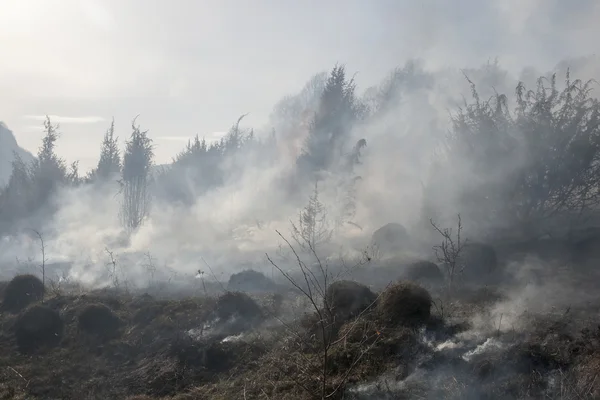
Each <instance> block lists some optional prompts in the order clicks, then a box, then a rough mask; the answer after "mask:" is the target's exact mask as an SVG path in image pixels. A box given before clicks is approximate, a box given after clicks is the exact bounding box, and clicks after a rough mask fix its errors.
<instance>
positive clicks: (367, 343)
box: [266, 231, 378, 399]
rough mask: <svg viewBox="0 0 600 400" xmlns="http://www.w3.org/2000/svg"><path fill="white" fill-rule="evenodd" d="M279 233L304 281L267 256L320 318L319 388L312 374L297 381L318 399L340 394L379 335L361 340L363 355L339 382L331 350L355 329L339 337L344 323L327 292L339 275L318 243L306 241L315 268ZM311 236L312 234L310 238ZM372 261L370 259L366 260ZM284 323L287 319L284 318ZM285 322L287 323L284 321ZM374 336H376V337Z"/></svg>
mask: <svg viewBox="0 0 600 400" xmlns="http://www.w3.org/2000/svg"><path fill="white" fill-rule="evenodd" d="M277 234H278V235H279V236H280V237H281V239H282V240H283V241H284V242H285V243H286V245H287V247H288V248H289V250H290V251H291V252H292V254H293V255H294V257H295V259H296V266H297V267H298V269H299V271H300V273H301V279H302V282H300V281H298V280H296V278H294V277H293V276H292V275H291V273H290V272H288V271H286V270H284V269H283V268H282V267H280V266H279V265H278V264H277V263H275V262H274V261H273V260H272V259H271V258H270V257H269V255H268V254H267V255H266V256H267V259H268V260H269V262H270V263H271V265H272V266H273V267H274V268H275V269H276V270H277V271H279V272H280V273H281V274H282V275H283V276H284V277H285V278H286V280H287V281H288V282H289V283H290V284H291V285H292V286H293V287H294V288H295V289H297V290H298V291H299V292H300V293H301V294H302V297H303V298H305V299H306V300H307V302H308V303H309V307H310V309H311V311H313V312H314V315H315V319H316V321H315V322H316V325H315V326H316V328H317V330H318V334H317V335H315V337H317V338H318V339H317V340H318V351H319V355H320V357H319V359H320V362H319V370H320V377H319V378H318V380H319V388H318V389H311V387H310V385H306V384H305V381H308V382H310V381H311V380H312V381H314V377H312V376H304V378H306V379H298V380H296V383H297V384H298V385H299V386H300V387H302V388H303V389H304V390H306V391H307V392H308V393H309V394H310V395H311V396H312V397H314V398H317V399H326V398H330V397H331V396H333V395H334V394H336V393H337V392H338V391H339V390H340V389H341V388H342V386H343V385H344V383H345V382H346V380H347V379H348V377H349V375H350V373H351V372H352V370H353V368H354V367H355V366H356V364H357V363H358V362H359V361H360V359H361V358H362V357H363V356H364V355H365V354H366V353H367V352H368V351H369V349H370V348H371V347H372V346H373V345H374V344H375V343H376V341H377V339H378V338H373V337H370V336H369V337H368V338H363V339H362V340H361V341H360V344H359V345H360V346H364V348H363V350H362V351H361V352H360V353H359V355H358V356H357V357H356V358H355V359H354V360H353V361H352V362H351V363H350V366H349V368H347V369H346V372H345V374H344V376H343V377H342V378H341V379H336V381H335V383H333V382H332V380H331V379H330V375H331V371H330V370H331V362H330V355H331V351H332V349H333V348H334V346H336V345H343V344H344V343H345V339H346V336H347V335H348V334H350V332H352V329H348V330H347V332H346V333H344V334H342V337H336V333H337V328H339V326H340V322H341V323H343V322H344V321H338V320H337V315H336V313H335V310H334V308H333V305H332V304H330V301H329V297H328V296H327V293H328V289H329V288H330V287H331V285H332V284H333V283H334V282H335V281H336V279H335V277H334V276H333V275H332V274H331V272H330V271H329V268H328V266H327V264H326V263H325V264H324V263H322V262H321V259H320V258H319V256H318V254H317V252H316V251H315V249H314V247H312V246H311V245H310V244H308V243H305V245H306V247H305V248H307V249H309V250H310V251H311V252H312V255H313V257H314V258H315V260H316V265H317V268H316V269H317V271H313V269H312V268H310V267H309V266H307V265H306V263H305V262H304V261H303V260H302V259H301V257H300V255H299V254H298V252H297V251H296V249H295V248H294V246H293V245H292V244H291V243H290V242H289V240H287V239H286V238H285V237H284V236H283V235H282V234H281V233H280V232H279V231H277ZM307 239H308V240H310V237H308V238H307ZM365 261H366V262H368V260H365ZM377 299H378V297H376V298H375V300H374V301H373V302H372V303H371V304H370V305H368V306H367V307H366V309H365V310H364V311H362V312H361V313H360V314H358V315H357V316H356V319H355V323H357V321H359V319H360V317H361V316H362V315H363V314H364V312H365V311H366V310H368V309H369V308H370V307H371V306H372V305H374V304H375V303H376V302H377ZM282 323H283V321H282ZM284 324H285V323H284ZM285 326H286V328H288V330H289V331H290V333H292V334H294V335H295V336H296V337H297V338H298V339H300V340H301V341H302V342H305V339H304V338H302V337H301V336H300V335H298V333H297V330H295V329H294V328H292V327H290V326H288V325H287V324H285ZM373 339H374V340H373ZM304 344H305V345H306V346H307V347H313V346H312V344H310V343H304ZM303 362H306V363H310V361H309V360H304V361H303ZM298 369H299V371H300V372H301V375H302V374H303V375H309V374H310V373H309V369H307V368H306V366H304V367H299V368H298Z"/></svg>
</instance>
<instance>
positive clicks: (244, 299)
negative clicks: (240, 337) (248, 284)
mask: <svg viewBox="0 0 600 400" xmlns="http://www.w3.org/2000/svg"><path fill="white" fill-rule="evenodd" d="M263 317H264V315H263V312H262V310H261V308H260V306H259V305H258V303H257V302H256V301H254V300H253V299H252V298H251V297H250V296H248V295H247V294H246V293H243V292H226V293H224V294H223V295H221V296H219V298H218V299H217V302H216V304H215V308H214V310H213V312H212V316H211V318H212V320H213V323H214V324H213V326H212V329H214V331H215V332H219V333H221V334H224V335H236V334H239V333H241V332H244V331H246V330H248V329H251V328H252V327H253V326H256V325H257V324H258V323H260V321H262V320H263Z"/></svg>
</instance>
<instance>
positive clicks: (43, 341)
mask: <svg viewBox="0 0 600 400" xmlns="http://www.w3.org/2000/svg"><path fill="white" fill-rule="evenodd" d="M63 327H64V324H63V321H62V319H61V318H60V315H59V314H58V312H56V311H55V310H52V309H51V308H48V307H46V306H42V305H34V306H32V307H31V308H29V309H27V310H26V311H25V312H23V314H21V315H19V317H18V319H17V322H16V324H15V336H16V339H17V346H18V347H19V351H21V352H23V353H27V352H30V351H34V350H36V349H38V348H39V347H43V346H54V345H56V344H58V343H59V342H60V340H61V338H62V334H63Z"/></svg>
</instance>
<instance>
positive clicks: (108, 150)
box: [94, 119, 121, 180]
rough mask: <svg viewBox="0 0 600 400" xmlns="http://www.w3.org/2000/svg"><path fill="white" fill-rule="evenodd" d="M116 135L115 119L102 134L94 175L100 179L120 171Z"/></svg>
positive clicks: (119, 156)
mask: <svg viewBox="0 0 600 400" xmlns="http://www.w3.org/2000/svg"><path fill="white" fill-rule="evenodd" d="M118 139H119V138H118V137H115V120H114V119H113V120H112V123H111V124H110V128H109V129H108V130H107V131H106V133H105V134H104V140H103V141H102V149H101V150H100V160H99V161H98V167H97V168H96V170H95V174H94V175H95V176H96V177H98V179H100V180H107V179H110V178H111V177H114V176H117V175H118V174H120V172H121V153H120V151H119V145H118Z"/></svg>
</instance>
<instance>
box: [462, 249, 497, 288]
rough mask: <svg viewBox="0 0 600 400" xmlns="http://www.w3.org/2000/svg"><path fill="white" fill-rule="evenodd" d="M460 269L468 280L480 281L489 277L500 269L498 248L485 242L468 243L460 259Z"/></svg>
mask: <svg viewBox="0 0 600 400" xmlns="http://www.w3.org/2000/svg"><path fill="white" fill-rule="evenodd" d="M459 264H461V265H460V266H459V271H462V277H463V279H464V280H466V281H478V280H481V279H485V278H487V277H489V276H490V275H491V274H493V273H494V272H496V270H497V269H498V257H497V255H496V250H494V248H493V247H492V246H490V245H487V244H484V243H467V244H466V245H465V247H464V248H463V251H462V254H461V256H460V260H459Z"/></svg>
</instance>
